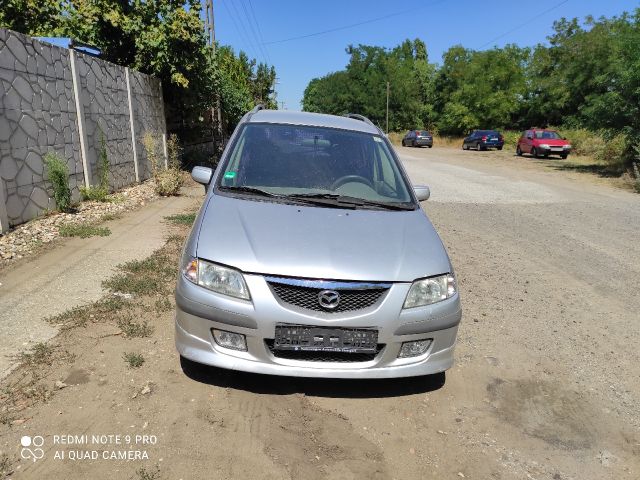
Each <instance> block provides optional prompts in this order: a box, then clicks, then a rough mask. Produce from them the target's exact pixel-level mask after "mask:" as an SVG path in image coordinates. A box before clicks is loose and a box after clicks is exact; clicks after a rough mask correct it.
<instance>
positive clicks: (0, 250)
mask: <svg viewBox="0 0 640 480" xmlns="http://www.w3.org/2000/svg"><path fill="white" fill-rule="evenodd" d="M157 197H158V195H157V194H156V193H155V192H154V190H153V181H150V180H149V181H146V182H144V183H141V184H138V185H133V186H130V187H127V188H124V189H122V190H120V191H119V192H117V193H115V194H112V195H109V197H108V198H109V201H108V202H81V203H80V204H79V205H78V207H77V212H75V213H52V214H50V215H46V216H43V217H39V218H36V219H33V220H31V221H29V222H27V223H25V224H23V225H19V226H18V227H16V228H15V229H13V230H11V231H9V232H7V233H6V234H3V235H0V268H2V267H4V266H6V265H8V264H9V263H12V262H14V261H16V260H19V259H21V258H25V257H28V256H30V255H33V254H34V253H36V252H38V251H40V250H41V249H42V247H43V246H45V245H47V244H49V243H51V242H53V241H54V240H56V239H57V238H60V234H59V231H58V229H59V227H60V225H63V224H79V223H87V222H89V223H99V222H100V221H102V220H103V219H104V218H105V217H106V218H110V217H112V216H115V215H118V214H120V213H122V212H125V211H128V210H131V209H134V208H137V207H139V206H143V205H144V204H145V203H147V202H149V201H150V200H152V199H154V198H157Z"/></svg>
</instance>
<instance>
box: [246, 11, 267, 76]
mask: <svg viewBox="0 0 640 480" xmlns="http://www.w3.org/2000/svg"><path fill="white" fill-rule="evenodd" d="M249 11H250V12H251V17H252V18H253V22H254V23H255V24H256V28H257V29H258V37H259V38H260V46H261V47H264V51H265V53H266V54H267V60H268V61H269V64H270V65H271V64H272V63H271V57H270V56H269V49H268V48H267V46H266V45H265V44H264V37H263V36H262V29H261V28H260V24H259V23H258V18H257V17H256V12H255V8H253V3H252V2H251V0H249Z"/></svg>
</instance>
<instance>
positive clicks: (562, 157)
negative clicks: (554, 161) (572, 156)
mask: <svg viewBox="0 0 640 480" xmlns="http://www.w3.org/2000/svg"><path fill="white" fill-rule="evenodd" d="M568 156H569V154H568V153H561V154H560V158H561V159H563V160H566V159H567V157H568Z"/></svg>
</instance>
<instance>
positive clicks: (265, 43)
mask: <svg viewBox="0 0 640 480" xmlns="http://www.w3.org/2000/svg"><path fill="white" fill-rule="evenodd" d="M446 1H447V0H439V1H436V2H431V3H429V4H427V5H422V6H420V7H418V8H412V9H410V10H402V11H401V12H396V13H390V14H388V15H383V16H381V17H376V18H371V19H369V20H364V21H362V22H358V23H352V24H350V25H343V26H341V27H336V28H330V29H328V30H322V31H320V32H314V33H308V34H306V35H298V36H297V37H290V38H283V39H282V40H273V41H271V42H264V43H263V45H273V44H276V43H285V42H292V41H293V40H300V39H302V38H309V37H315V36H318V35H325V34H327V33H333V32H338V31H340V30H347V29H349V28H354V27H359V26H361V25H367V24H369V23H374V22H379V21H380V20H386V19H387V18H391V17H399V16H400V15H406V14H407V13H415V12H416V11H418V10H422V9H424V8H426V7H433V6H435V5H438V4H440V3H444V2H446Z"/></svg>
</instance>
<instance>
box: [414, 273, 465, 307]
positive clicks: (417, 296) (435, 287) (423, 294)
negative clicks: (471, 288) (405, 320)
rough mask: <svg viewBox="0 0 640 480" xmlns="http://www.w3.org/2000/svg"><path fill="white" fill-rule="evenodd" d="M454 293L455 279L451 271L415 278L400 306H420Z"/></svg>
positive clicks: (439, 300)
mask: <svg viewBox="0 0 640 480" xmlns="http://www.w3.org/2000/svg"><path fill="white" fill-rule="evenodd" d="M455 293H456V279H455V277H454V276H453V274H452V273H447V274H445V275H440V276H438V277H431V278H423V279H422V280H416V281H415V282H413V284H412V285H411V288H410V289H409V293H408V294H407V298H406V300H405V301H404V305H403V307H402V308H413V307H422V306H424V305H431V304H432V303H437V302H441V301H442V300H446V299H447V298H450V297H453V296H454V295H455Z"/></svg>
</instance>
